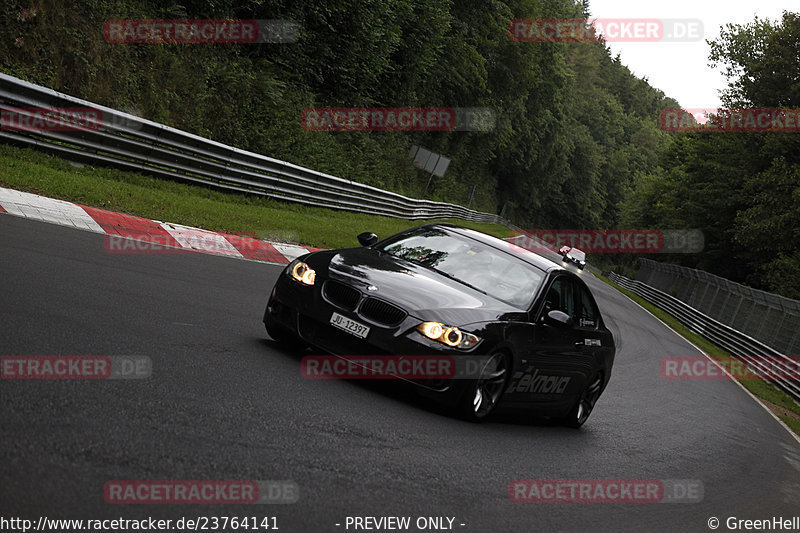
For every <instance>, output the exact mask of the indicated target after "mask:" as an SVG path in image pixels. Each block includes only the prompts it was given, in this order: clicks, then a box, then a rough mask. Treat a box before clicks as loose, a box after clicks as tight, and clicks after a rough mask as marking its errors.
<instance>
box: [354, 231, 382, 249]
mask: <svg viewBox="0 0 800 533" xmlns="http://www.w3.org/2000/svg"><path fill="white" fill-rule="evenodd" d="M358 242H360V243H361V246H372V245H373V244H375V243H376V242H378V236H377V235H375V234H374V233H370V232H369V231H365V232H364V233H362V234H360V235H359V236H358Z"/></svg>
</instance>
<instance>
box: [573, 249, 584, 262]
mask: <svg viewBox="0 0 800 533" xmlns="http://www.w3.org/2000/svg"><path fill="white" fill-rule="evenodd" d="M569 255H571V256H572V257H574V258H575V259H577V260H578V261H583V260H584V259H586V254H585V253H584V252H581V251H580V250H576V249H575V248H573V249H572V250H570V251H569Z"/></svg>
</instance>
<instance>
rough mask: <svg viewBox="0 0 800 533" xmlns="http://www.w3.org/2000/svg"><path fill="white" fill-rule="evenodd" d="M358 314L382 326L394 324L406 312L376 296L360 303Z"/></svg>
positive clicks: (403, 316) (397, 322)
mask: <svg viewBox="0 0 800 533" xmlns="http://www.w3.org/2000/svg"><path fill="white" fill-rule="evenodd" d="M358 314H359V315H361V316H363V317H364V318H366V319H367V320H371V321H373V322H375V323H377V324H383V325H384V326H396V325H397V324H399V323H400V322H402V321H403V319H404V318H405V317H406V312H405V311H403V310H402V309H400V308H399V307H397V306H396V305H392V304H390V303H387V302H384V301H383V300H378V299H377V298H367V299H366V300H364V303H363V304H361V309H359V310H358Z"/></svg>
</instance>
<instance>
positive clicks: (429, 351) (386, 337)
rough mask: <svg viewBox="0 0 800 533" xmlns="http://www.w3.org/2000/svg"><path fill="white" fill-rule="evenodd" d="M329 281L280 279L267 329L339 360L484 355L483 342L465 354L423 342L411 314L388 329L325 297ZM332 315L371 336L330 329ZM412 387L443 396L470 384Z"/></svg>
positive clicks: (266, 316) (422, 382)
mask: <svg viewBox="0 0 800 533" xmlns="http://www.w3.org/2000/svg"><path fill="white" fill-rule="evenodd" d="M325 281H326V280H324V279H319V278H318V279H317V283H315V284H314V285H313V286H305V285H302V284H300V283H296V282H294V281H292V280H291V279H290V278H289V277H288V276H286V275H285V274H281V276H280V277H279V279H278V281H277V282H276V283H275V287H274V288H273V290H272V293H271V295H270V298H269V301H268V303H267V307H266V309H265V311H264V323H265V324H267V325H268V327H273V328H274V327H276V326H277V327H280V328H282V329H284V330H286V331H288V332H290V333H292V334H293V335H295V336H297V337H298V338H299V339H300V340H302V341H303V342H305V343H306V344H308V345H310V346H312V347H313V348H315V349H318V350H321V351H324V352H327V353H331V354H334V355H338V356H382V355H408V356H411V355H413V356H428V355H429V356H442V355H445V356H453V357H454V358H459V357H460V358H465V356H469V357H475V356H477V357H480V356H481V355H484V344H485V343H484V342H481V343H479V344H478V345H477V346H476V347H475V348H473V349H471V350H467V351H465V350H456V349H454V348H449V347H447V346H445V345H443V344H440V343H438V342H436V341H433V340H430V339H428V338H427V337H424V336H423V335H422V334H421V333H419V332H418V331H417V329H416V328H417V326H419V324H421V323H422V322H423V320H421V319H419V318H417V317H415V316H413V315H411V314H406V316H405V318H403V319H402V320H401V321H400V322H399V323H398V324H396V325H392V326H387V325H384V324H379V323H376V322H374V321H371V320H369V319H368V318H365V317H364V316H363V315H362V314H360V313H359V312H358V309H356V310H350V309H346V308H343V307H340V306H337V305H336V304H334V303H332V302H331V301H330V300H329V299H328V298H326V296H325V295H324V294H323V290H322V287H323V285H324V283H325ZM359 308H360V306H359ZM334 312H335V313H338V314H340V315H343V316H346V317H348V318H350V319H352V320H356V321H358V322H360V323H362V324H366V325H368V326H369V327H370V331H369V333H368V335H367V337H366V338H364V339H361V338H358V337H356V336H354V335H352V334H350V333H347V332H345V331H342V330H341V329H339V328H336V327H334V326H332V325H330V319H331V315H332V314H333V313H334ZM456 365H457V367H458V365H459V363H458V362H456ZM401 379H402V378H401ZM412 382H413V383H414V384H415V385H418V386H421V387H423V388H426V389H429V390H432V391H436V392H445V391H448V390H449V389H460V387H458V386H454V385H457V382H463V383H466V380H453V379H447V380H441V379H430V380H427V379H426V380H413V381H412Z"/></svg>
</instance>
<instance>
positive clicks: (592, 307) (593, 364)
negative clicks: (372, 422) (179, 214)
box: [264, 224, 615, 427]
mask: <svg viewBox="0 0 800 533" xmlns="http://www.w3.org/2000/svg"><path fill="white" fill-rule="evenodd" d="M358 240H359V242H360V243H361V245H362V246H361V247H359V248H348V249H339V250H326V251H318V252H313V253H310V254H307V255H305V256H302V257H299V258H297V259H296V260H295V261H293V262H292V263H290V264H289V265H288V266H287V267H286V269H285V270H284V271H283V273H282V274H281V275H280V276H279V278H278V281H277V282H276V283H275V287H274V288H273V290H272V293H271V295H270V297H269V302H268V303H267V308H266V311H265V313H264V324H265V326H266V329H267V333H268V334H269V335H270V337H272V338H273V339H275V340H276V341H278V342H280V343H282V344H286V345H290V346H295V347H296V346H310V347H312V348H313V349H316V350H322V351H324V352H327V353H331V354H334V355H338V356H343V357H350V356H354V355H362V354H369V355H370V356H373V357H380V356H395V357H396V356H427V357H434V356H440V357H441V356H443V355H446V356H452V358H453V359H454V360H456V361H459V362H464V361H468V362H470V363H472V364H471V365H466V366H464V365H462V366H460V367H459V369H460V370H459V374H458V375H453V376H449V378H448V379H415V380H413V382H414V384H415V386H416V387H419V390H420V391H422V392H425V393H427V394H428V395H431V396H435V397H437V398H439V399H441V400H442V401H444V402H446V403H447V404H449V405H451V406H452V407H454V408H455V409H456V410H457V412H458V413H459V414H460V416H463V417H464V418H467V419H470V420H474V421H477V420H481V419H484V418H485V417H487V416H488V415H489V414H490V413H492V412H493V411H494V409H495V408H496V407H497V406H498V405H501V406H502V407H504V408H506V407H507V408H511V409H520V408H522V409H526V410H530V411H531V412H532V413H533V414H535V415H537V416H538V415H542V416H547V417H551V418H556V419H558V420H560V421H562V422H563V423H565V424H566V425H569V426H573V427H579V426H581V425H582V424H583V423H584V422H585V421H586V419H587V418H588V417H589V414H590V413H591V412H592V409H593V408H594V406H595V403H596V402H597V400H598V398H599V397H600V395H601V394H602V392H603V390H604V389H605V387H606V385H607V384H608V381H609V378H610V377H611V368H612V366H613V363H614V353H615V347H614V339H613V336H612V334H611V332H610V331H609V330H608V329H607V328H606V326H605V325H604V324H603V318H602V316H601V315H600V312H599V310H598V308H597V304H596V303H595V300H594V298H593V297H592V294H591V292H590V291H589V289H588V288H587V286H586V284H585V283H584V282H583V281H582V280H581V279H580V277H579V276H577V275H575V274H574V273H572V272H569V271H568V270H566V269H565V268H563V267H562V266H560V265H557V264H556V263H554V262H552V261H549V260H547V259H544V258H542V257H540V256H538V255H536V254H534V253H532V252H530V251H527V250H524V249H521V248H518V247H516V246H514V245H512V244H509V243H508V242H506V241H503V240H501V239H497V238H495V237H491V236H489V235H485V234H483V233H480V232H477V231H474V230H470V229H466V228H462V227H458V226H455V225H450V224H431V225H426V226H421V227H418V228H414V229H410V230H408V231H404V232H402V233H398V234H397V235H394V236H392V237H389V238H387V239H384V240H382V241H378V237H377V236H375V235H374V234H371V233H363V234H361V235H359V236H358ZM476 362H477V364H475V363H476ZM466 367H469V368H471V369H472V371H469V372H467V373H463V372H462V370H463V369H464V368H466Z"/></svg>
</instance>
